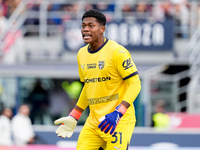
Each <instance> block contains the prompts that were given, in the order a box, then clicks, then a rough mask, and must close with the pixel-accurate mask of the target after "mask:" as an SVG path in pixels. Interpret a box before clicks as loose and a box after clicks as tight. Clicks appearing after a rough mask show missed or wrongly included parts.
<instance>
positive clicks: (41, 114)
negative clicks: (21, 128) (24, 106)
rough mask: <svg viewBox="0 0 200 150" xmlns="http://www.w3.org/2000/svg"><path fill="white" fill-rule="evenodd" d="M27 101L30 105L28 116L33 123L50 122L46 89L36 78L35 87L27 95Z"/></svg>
mask: <svg viewBox="0 0 200 150" xmlns="http://www.w3.org/2000/svg"><path fill="white" fill-rule="evenodd" d="M27 102H28V103H29V104H30V106H31V107H32V109H31V114H30V118H31V121H32V123H33V124H52V122H53V121H52V120H51V117H50V114H49V99H48V91H47V90H46V89H45V88H44V87H43V85H42V82H41V81H40V80H39V79H38V80H37V81H36V82H35V87H34V88H33V90H32V92H31V93H30V94H29V96H28V100H27Z"/></svg>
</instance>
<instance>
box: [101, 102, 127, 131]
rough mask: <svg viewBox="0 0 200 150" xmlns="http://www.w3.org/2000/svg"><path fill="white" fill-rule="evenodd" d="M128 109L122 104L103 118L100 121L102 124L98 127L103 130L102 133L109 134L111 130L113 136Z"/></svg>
mask: <svg viewBox="0 0 200 150" xmlns="http://www.w3.org/2000/svg"><path fill="white" fill-rule="evenodd" d="M126 110H127V108H126V107H125V106H124V105H122V104H120V105H118V106H117V107H116V108H115V111H114V112H112V113H109V114H107V115H105V116H103V117H102V118H100V119H99V121H101V123H100V124H99V125H98V127H99V128H100V129H101V131H102V132H104V133H108V132H109V131H110V130H111V131H110V134H111V135H112V134H113V133H114V131H115V129H116V128H117V125H118V123H119V121H120V119H121V117H122V116H123V115H124V114H125V112H126Z"/></svg>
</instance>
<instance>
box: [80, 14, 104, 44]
mask: <svg viewBox="0 0 200 150" xmlns="http://www.w3.org/2000/svg"><path fill="white" fill-rule="evenodd" d="M104 31H105V26H103V25H101V24H100V23H99V22H98V21H97V20H96V18H94V17H86V18H84V19H83V22H82V28H81V33H82V37H83V41H84V42H85V43H87V44H89V43H90V44H93V43H95V42H98V41H99V40H100V39H101V40H102V39H103V33H104Z"/></svg>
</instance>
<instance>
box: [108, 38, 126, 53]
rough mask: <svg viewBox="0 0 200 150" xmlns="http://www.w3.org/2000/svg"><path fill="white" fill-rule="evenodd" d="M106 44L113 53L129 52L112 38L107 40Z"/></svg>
mask: <svg viewBox="0 0 200 150" xmlns="http://www.w3.org/2000/svg"><path fill="white" fill-rule="evenodd" d="M108 44H109V47H110V48H111V49H112V51H113V53H114V54H117V55H118V54H122V53H123V54H129V51H128V50H127V49H126V48H125V47H124V46H122V45H121V44H119V43H117V42H115V41H113V40H109V42H108Z"/></svg>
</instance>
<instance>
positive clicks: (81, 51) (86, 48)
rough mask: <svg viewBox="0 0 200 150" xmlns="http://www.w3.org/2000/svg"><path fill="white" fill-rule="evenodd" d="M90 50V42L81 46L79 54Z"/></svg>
mask: <svg viewBox="0 0 200 150" xmlns="http://www.w3.org/2000/svg"><path fill="white" fill-rule="evenodd" d="M87 51H88V44H87V45H85V46H83V47H81V48H80V49H79V50H78V54H77V55H78V56H79V55H80V54H82V53H86V52H87Z"/></svg>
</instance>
